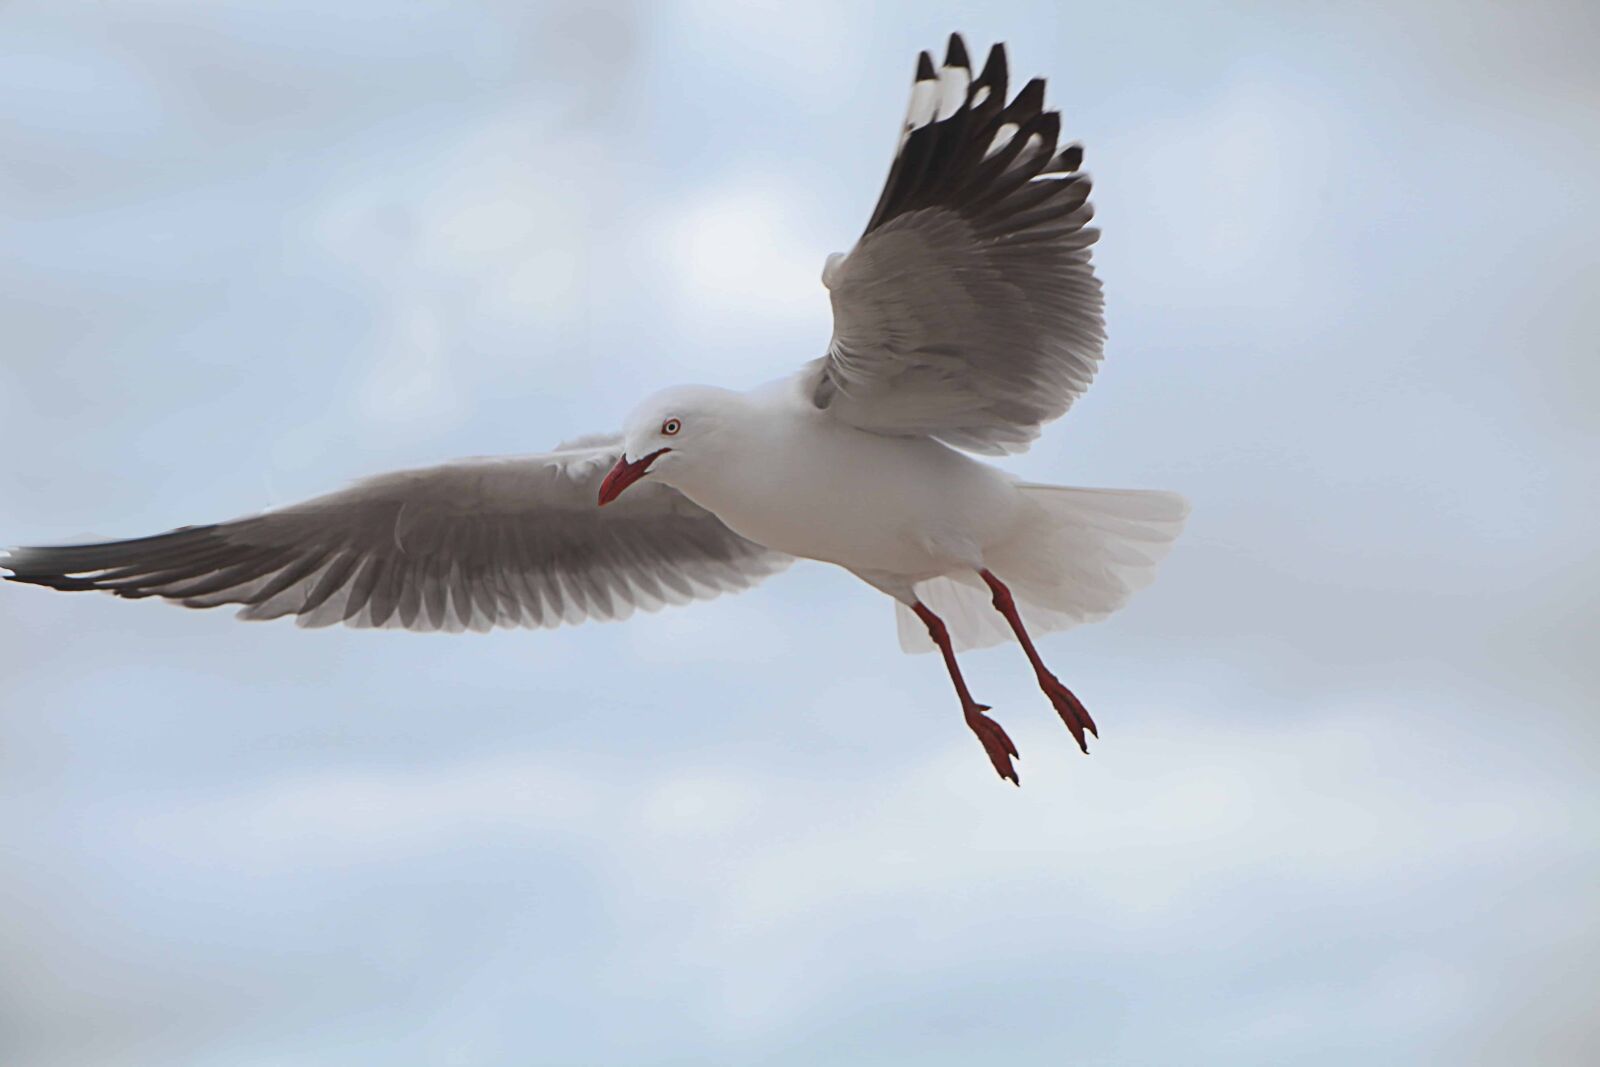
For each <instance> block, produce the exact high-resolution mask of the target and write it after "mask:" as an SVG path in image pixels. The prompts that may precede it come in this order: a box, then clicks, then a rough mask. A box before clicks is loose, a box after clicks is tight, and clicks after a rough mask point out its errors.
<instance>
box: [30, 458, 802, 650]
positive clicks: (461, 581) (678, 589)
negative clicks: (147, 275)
mask: <svg viewBox="0 0 1600 1067" xmlns="http://www.w3.org/2000/svg"><path fill="white" fill-rule="evenodd" d="M620 454H621V441H620V438H618V437H616V436H608V437H598V438H596V437H591V438H584V439H582V440H581V441H579V442H574V446H573V447H565V446H564V447H563V448H562V449H561V450H558V451H556V452H552V453H546V454H543V455H535V456H524V457H515V458H501V459H473V460H462V461H458V462H455V463H447V464H444V465H443V466H439V467H432V468H427V469H424V470H412V471H400V472H397V473H393V474H385V475H380V476H378V477H376V478H369V479H367V480H365V481H362V482H358V483H357V484H355V485H353V486H351V487H350V488H349V489H346V490H343V491H341V492H337V493H332V494H329V495H328V496H323V497H318V498H317V499H315V500H308V501H306V502H305V503H303V504H297V505H294V506H292V507H287V508H283V509H280V510H277V511H271V512H267V513H265V514H262V515H256V516H253V517H250V518H245V519H239V520H237V521H234V522H227V523H220V524H217V525H212V526H189V527H184V528H183V529H180V530H173V531H172V532H170V533H165V534H159V535H157V536H154V537H145V538H139V539H137V540H131V541H111V542H106V543H102V544H92V545H76V546H66V547H58V548H16V549H12V550H10V551H9V552H8V553H7V554H6V555H5V556H3V557H0V567H4V568H6V569H7V570H10V571H11V572H12V573H11V574H10V575H9V577H10V578H12V579H13V580H15V581H20V582H29V583H32V584H35V585H44V586H49V587H52V588H55V589H67V590H103V591H106V592H111V593H115V594H116V595H118V596H123V597H150V596H157V597H163V598H165V599H167V600H172V601H176V602H178V603H181V604H184V605H186V606H188V607H194V608H209V607H216V606H218V605H222V604H238V605H241V608H240V611H239V615H240V617H241V618H245V619H274V618H279V617H281V616H285V615H293V616H296V617H297V618H296V621H297V622H298V623H299V624H300V625H302V626H331V625H333V624H335V623H343V624H344V625H347V626H356V627H368V626H384V627H400V628H404V629H408V630H449V631H460V630H466V629H473V630H489V629H492V628H494V627H497V626H500V627H510V626H528V627H537V626H559V625H562V624H563V623H566V624H573V623H578V622H582V621H584V620H585V619H596V620H606V619H620V618H625V617H627V616H628V615H630V614H632V612H633V611H634V610H636V609H642V610H645V611H654V610H656V609H658V608H660V607H662V606H663V605H666V604H682V603H685V602H687V601H690V600H696V599H701V598H705V597H712V596H716V595H718V594H719V593H725V592H733V591H735V590H739V589H745V588H748V587H749V586H752V585H754V584H756V583H757V582H759V581H760V580H761V579H763V578H765V577H767V576H768V575H770V574H773V573H775V572H777V571H779V570H782V569H783V568H784V567H786V566H788V565H789V563H790V562H792V560H791V557H789V556H786V555H784V554H782V553H778V552H773V551H771V550H770V549H766V548H763V547H762V546H760V545H757V544H755V543H754V542H752V541H748V540H746V539H744V538H743V537H740V536H739V535H738V534H736V533H734V532H733V531H732V530H730V529H728V528H727V527H726V526H724V525H723V524H722V522H721V521H720V520H719V519H717V517H716V516H715V515H713V514H711V512H709V511H706V510H705V509H704V508H701V507H699V506H698V505H696V504H694V503H693V502H692V501H690V500H689V499H688V498H687V497H685V496H683V495H682V494H681V493H679V492H677V491H676V490H673V489H671V488H668V487H667V486H664V485H661V484H659V483H656V482H652V481H649V480H648V479H647V480H645V481H643V482H641V483H639V484H637V485H635V486H633V487H632V488H631V489H629V491H628V492H627V493H626V494H624V495H623V496H622V497H620V498H619V499H617V500H616V501H614V502H613V503H611V504H610V505H608V506H606V507H604V508H601V507H598V506H597V502H596V496H597V494H598V491H599V486H600V481H601V479H602V478H603V477H604V476H605V472H606V471H607V470H608V469H609V468H610V466H611V465H612V464H613V463H614V462H616V459H617V457H618V456H619V455H620Z"/></svg>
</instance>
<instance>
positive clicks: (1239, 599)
mask: <svg viewBox="0 0 1600 1067" xmlns="http://www.w3.org/2000/svg"><path fill="white" fill-rule="evenodd" d="M979 10H980V9H979V7H978V6H977V5H974V6H972V7H971V8H969V9H965V10H963V9H962V8H961V7H960V6H959V5H949V4H938V3H928V2H926V0H919V2H917V3H904V4H879V5H875V6H873V7H870V8H869V7H867V6H865V5H858V4H845V3H811V4H806V5H787V4H785V5H770V6H766V5H752V4H746V3H734V2H731V0H729V2H709V0H708V2H697V3H687V4H681V5H676V6H658V5H650V6H644V5H640V6H633V5H630V4H626V3H611V4H597V3H593V2H588V0H581V2H580V0H572V2H560V0H557V2H552V3H544V4H537V3H534V4H529V3H513V2H504V3H490V2H479V3H465V2H458V0H450V2H445V0H433V2H422V0H416V2H407V3H391V4H358V3H339V4H333V5H329V4H325V3H317V4H312V3H284V2H268V0H260V2H246V0H190V2H182V0H172V2H121V3H87V2H68V0H13V2H10V3H7V4H5V5H4V6H3V7H0V324H3V336H0V450H3V453H4V455H5V462H4V464H3V465H0V541H14V542H32V543H53V542H60V541H70V540H74V539H79V538H85V537H97V536H107V537H111V536H129V535H137V534H143V533H149V532H154V531H157V530H161V529H165V528H169V527H172V526H176V525H180V524H183V523H187V522H203V521H211V520H216V519H221V518H227V517H231V516H233V515H237V514H241V513H247V512H250V511H254V510H257V509H259V508H260V507H262V506H264V505H268V504H277V503H287V502H290V501H293V500H295V499H297V498H300V497H303V496H306V495H310V494H313V493H316V492H320V491H323V490H326V489H328V488H331V487H334V486H337V485H339V484H341V483H342V482H344V481H346V480H347V479H350V478H353V477H355V476H358V475H361V474H365V473H371V472H376V471H381V470H385V469H389V468H394V467H400V466H405V465H411V464H418V463H424V462H429V461H434V460H438V459H443V458H448V457H452V456H456V455H462V454H478V453H492V452H501V451H509V452H516V451H530V450H538V449H541V448H544V447H548V446H550V445H552V444H554V443H555V442H556V441H558V440H560V439H562V438H564V437H567V436H570V435H573V434H576V433H580V432H586V431H593V430H600V429H605V428H609V427H612V426H615V425H617V424H618V422H619V421H620V419H621V417H622V415H623V414H624V412H625V411H626V410H627V408H628V407H629V406H630V405H631V403H632V401H633V400H634V398H636V397H637V396H639V395H640V394H641V393H642V392H644V391H645V390H647V389H650V388H654V387H656V386H659V385H663V384H667V383H670V382H674V381H680V380H689V381H694V380H702V381H717V382H724V383H728V384H733V385H744V384H751V383H754V382H756V381H759V380H762V379H764V378H767V377H771V376H774V375H776V374H778V373H781V372H783V371H785V370H786V369H788V368H790V367H793V366H795V365H796V364H798V363H799V362H801V361H802V360H804V359H807V358H810V357H811V356H813V355H815V354H816V353H817V352H818V351H820V348H821V346H822V345H823V343H824V340H825V337H826V334H827V330H828V312H827V303H826V300H825V294H824V292H823V290H822V289H821V288H820V286H819V284H818V282H817V276H818V273H819V270H820V268H821V265H822V261H823V259H824V257H825V255H826V254H827V253H828V252H830V251H834V250H838V249H843V248H846V247H848V245H849V243H850V241H851V240H852V239H853V238H854V236H855V235H856V234H857V233H858V232H859V229H860V226H861V224H862V223H863V222H864V220H865V218H866V214H867V212H868V210H869V209H870V207H871V204H872V202H873V200H874V199H875V197H876V195H877V190H878V183H879V182H880V181H881V179H882V177H883V174H884V172H885V170H886V168H887V164H888V159H889V154H890V152H891V150H892V147H893V143H894V134H895V129H896V124H897V123H898V122H899V120H900V115H901V112H902V109H903V106H904V103H905V94H906V92H907V87H908V81H909V76H910V73H911V69H912V65H913V59H914V57H915V54H916V51H917V50H918V49H919V48H924V47H928V48H935V47H939V46H940V45H941V43H942V41H943V37H944V34H945V33H946V32H948V31H949V30H950V29H952V28H961V29H963V30H964V31H965V32H966V33H967V34H968V36H969V40H970V41H971V43H972V44H973V46H974V48H975V50H976V49H984V48H987V45H988V43H989V42H990V41H992V40H995V39H1006V40H1008V41H1010V42H1011V45H1012V57H1013V70H1014V72H1016V73H1017V74H1019V75H1022V76H1026V75H1028V74H1031V73H1034V72H1039V73H1043V74H1046V75H1048V76H1050V78H1051V96H1052V99H1053V100H1054V101H1055V102H1056V103H1057V104H1059V105H1060V106H1061V107H1062V109H1063V111H1064V114H1065V117H1066V125H1067V128H1068V130H1069V131H1070V133H1071V135H1073V136H1076V137H1080V138H1082V139H1083V140H1084V141H1085V142H1086V143H1087V145H1088V153H1089V161H1090V166H1091V169H1092V170H1093V171H1094V172H1095V174H1096V177H1097V179H1098V192H1097V202H1098V204H1099V207H1100V217H1101V221H1102V223H1103V225H1104V226H1105V230H1106V237H1105V239H1104V241H1103V243H1102V244H1101V246H1100V249H1101V251H1100V259H1099V262H1100V264H1101V268H1102V272H1103V274H1104V276H1105V278H1106V279H1107V282H1108V286H1109V296H1110V322H1111V331H1112V343H1111V347H1110V356H1109V359H1108V361H1107V363H1106V366H1105V370H1104V372H1103V375H1102V377H1101V379H1100V381H1099V382H1098V383H1097V384H1096V386H1095V388H1094V389H1093V390H1092V391H1091V392H1090V394H1089V395H1088V397H1087V398H1086V399H1085V400H1084V401H1083V402H1082V403H1080V404H1079V406H1078V407H1077V409H1076V410H1075V411H1074V412H1073V413H1072V415H1071V417H1070V418H1069V419H1067V420H1065V421H1064V422H1063V423H1062V424H1061V425H1059V426H1057V427H1056V428H1054V429H1053V430H1051V431H1050V432H1048V433H1047V435H1046V437H1045V438H1044V440H1043V442H1041V444H1040V445H1039V446H1038V447H1036V448H1034V449H1033V451H1032V452H1030V453H1029V454H1028V455H1026V456H1024V457H1021V458H1019V459H1017V460H1016V461H1015V462H1014V464H1013V467H1014V469H1016V470H1018V471H1021V472H1023V473H1025V474H1026V475H1028V476H1030V477H1034V478H1040V479H1048V480H1052V481H1064V482H1070V483H1079V484H1099V485H1123V486H1149V487H1162V488H1170V489H1178V490H1181V491H1183V492H1185V493H1187V494H1188V495H1190V496H1191V497H1192V498H1193V500H1194V502H1195V505H1196V507H1195V515H1194V519H1193V522H1192V525H1191V527H1190V531H1189V532H1188V534H1187V535H1186V536H1185V538H1184V540H1183V541H1182V542H1181V543H1180V546H1179V550H1178V551H1177V552H1176V553H1175V555H1174V556H1173V558H1172V560H1171V562H1170V563H1169V564H1168V565H1167V568H1166V570H1165V572H1164V575H1163V578H1162V580H1161V581H1160V582H1158V583H1157V584H1156V586H1155V587H1154V588H1153V589H1152V590H1151V591H1150V592H1148V593H1147V594H1145V595H1143V596H1142V598H1140V599H1139V600H1138V601H1136V602H1135V604H1134V605H1133V606H1132V607H1131V608H1130V609H1129V610H1128V611H1126V612H1125V613H1123V614H1121V615H1119V616H1117V617H1116V618H1115V619H1114V620H1112V621H1110V622H1108V623H1106V624H1103V625H1100V626H1096V627H1091V628H1087V629H1084V630H1080V631H1075V632H1073V633H1071V634H1068V635H1063V636H1058V637H1054V638H1051V639H1050V640H1048V641H1047V642H1046V643H1045V653H1046V656H1047V658H1048V659H1050V660H1051V661H1052V662H1053V663H1054V664H1055V665H1056V666H1057V668H1058V670H1059V671H1060V672H1061V673H1062V675H1063V676H1064V677H1065V678H1066V679H1067V680H1068V682H1069V684H1071V685H1073V686H1074V687H1075V688H1076V689H1077V690H1078V692H1080V693H1081V694H1083V696H1084V697H1085V699H1086V700H1087V702H1088V703H1089V705H1090V706H1091V707H1092V708H1093V709H1094V711H1095V714H1096V717H1097V718H1098V720H1099V721H1100V723H1101V724H1102V726H1103V730H1102V732H1103V735H1104V742H1103V743H1102V744H1101V745H1100V746H1099V747H1098V750H1097V751H1096V752H1095V754H1094V756H1093V758H1090V759H1084V758H1081V757H1079V756H1077V755H1076V754H1075V752H1074V751H1073V749H1072V748H1071V742H1070V739H1069V738H1068V736H1067V734H1066V731H1065V730H1063V729H1062V728H1061V726H1060V724H1059V723H1058V722H1056V721H1055V719H1054V716H1053V714H1052V713H1051V711H1050V709H1049V707H1048V706H1047V704H1046V703H1045V702H1044V700H1043V698H1042V697H1041V696H1040V695H1039V694H1038V693H1037V691H1036V690H1035V689H1034V687H1033V683H1032V680H1031V677H1030V675H1029V673H1028V671H1027V670H1026V668H1025V666H1024V664H1023V661H1022V659H1021V657H1020V655H1018V654H1017V653H1016V650H1015V649H1011V648H1006V649H998V650H991V651H989V652H984V653H979V654H975V655H973V656H971V657H969V658H968V670H969V676H970V677H971V679H972V681H973V685H974V688H975V690H976V691H977V692H978V694H979V695H980V697H981V698H982V699H984V700H986V701H988V702H990V703H993V704H994V705H995V707H996V709H997V712H996V713H997V715H998V716H999V717H1000V718H1001V719H1002V721H1003V722H1004V723H1005V724H1006V725H1007V727H1008V729H1010V730H1011V732H1012V734H1013V735H1014V736H1015V737H1016V738H1017V739H1018V742H1019V744H1020V746H1021V748H1022V752H1023V755H1024V759H1023V761H1022V763H1021V769H1022V774H1023V782H1024V788H1023V789H1022V790H1020V791H1017V790H1013V789H1011V788H1010V787H1008V786H1003V785H1002V784H1000V783H999V782H998V781H997V780H996V779H995V777H994V775H993V773H992V772H991V771H990V769H989V767H988V765H987V763H986V761H985V760H984V757H983V755H982V752H981V751H980V750H979V747H978V745H977V744H976V742H975V741H974V740H973V739H972V738H971V737H970V736H969V735H968V733H967V731H966V729H965V728H964V727H963V726H962V724H961V722H960V718H959V715H958V714H957V710H956V708H955V706H954V702H953V699H952V698H951V695H950V693H949V691H948V683H947V681H946V679H945V677H944V672H943V671H942V670H941V669H940V667H939V664H938V663H937V661H935V660H932V659H910V658H906V657H903V656H901V655H900V654H899V652H898V651H897V649H896V645H895V639H894V632H893V625H892V611H891V608H890V605H889V603H888V602H887V601H886V600H884V599H883V598H882V597H880V596H879V595H877V594H876V593H874V592H872V591H871V590H869V589H867V588H866V587H864V586H861V585H858V584H857V583H855V582H854V581H853V579H851V578H849V577H848V576H847V575H845V574H843V573H841V572H835V571H832V570H829V569H826V568H824V567H821V566H818V565H801V566H798V567H796V568H795V569H793V570H792V571H790V572H789V573H787V574H785V575H783V576H781V577H779V578H778V579H776V580H774V581H772V582H770V583H768V584H767V585H766V586H764V587H762V588H760V589H759V590H757V591H755V592H753V593H750V594H747V595H744V596H742V597H739V598H732V599H726V600H723V601H718V602H714V603H711V604H706V605H700V606H696V607H694V608H691V609H684V610H678V611H669V612H666V613H663V614H660V615H656V616H644V617H639V618H636V619H634V620H632V621H630V622H628V623H627V624H625V625H618V626H591V627H584V628H581V629H576V630H567V631H560V632H537V633H529V632H510V633H500V634H495V635H492V636H487V637H484V636H472V635H468V636H461V637H454V638H451V637H443V636H432V635H410V634H396V633H391V632H380V633H366V632H347V631H343V630H340V631H309V632H308V631H301V630H298V629H296V628H295V627H293V626H292V625H288V624H286V623H281V622H280V623H274V624H256V625H246V624H242V623H237V622H234V621H232V620H231V619H230V618H229V617H228V615H227V614H225V613H223V612H209V613H201V612H187V611H182V610H178V609H175V608H171V607H168V606H165V605H162V604H158V603H148V602H146V603H124V602H120V601H116V600H114V599H112V598H109V597H78V596H62V595H58V594H52V593H49V592H45V591H40V590H35V589H28V588H20V587H11V586H7V587H5V588H0V1062H3V1063H5V1064H8V1065H11V1064H14V1065H19V1067H80V1065H119V1064H130V1065H132V1064H152V1063H163V1064H179V1063H181V1064H185V1065H198V1067H213V1065H214V1067H224V1065H225V1067H253V1065H266V1064H295V1065H297V1067H298V1065H349V1064H359V1065H365V1064H374V1065H376V1064H382V1065H385V1067H395V1065H399V1067H406V1065H419V1067H420V1065H430V1067H431V1065H437V1064H445V1065H450V1064H458V1065H478V1064H508V1063H521V1064H532V1063H537V1064H579V1063H583V1064H590V1063H593V1064H602V1063H604V1064H704V1063H728V1064H746V1063H754V1062H761V1063H768V1064H792V1065H811V1064H818V1063H830V1064H831V1063H837V1064H872V1065H878V1064H918V1065H930V1064H973V1063H987V1062H996V1061H999V1060H1001V1059H1002V1058H1003V1059H1004V1061H1005V1062H1008V1063H1012V1064H1018V1065H1045V1064H1050V1065H1055V1064H1062V1063H1084V1064H1124V1063H1127V1064H1148V1063H1180V1062H1181V1063H1205V1064H1230V1065H1235V1064H1278V1063H1285V1062H1293V1063H1298V1064H1340V1065H1344V1064H1350V1063H1364V1064H1377V1063H1397V1064H1400V1063H1406V1064H1409V1063H1419V1062H1432V1063H1445V1062H1448V1063H1461V1064H1469V1063H1480V1064H1513V1063H1515V1064H1566V1063H1578V1062H1580V1061H1582V1060H1584V1058H1585V1051H1587V1052H1588V1054H1589V1055H1592V1054H1593V1052H1594V1047H1595V1037H1596V1035H1595V1029H1596V1024H1595V1022H1594V1013H1593V997H1594V990H1595V988H1596V984H1597V982H1600V850H1597V847H1596V846H1597V844H1600V841H1597V838H1600V834H1597V825H1600V824H1597V818H1596V813H1597V811H1600V807H1597V805H1600V789H1597V787H1596V778H1595V773H1594V766H1595V762H1596V757H1597V756H1600V727H1597V715H1596V712H1597V710H1600V709H1597V707H1596V704H1597V701H1596V698H1595V693H1596V692H1597V690H1600V667H1597V656H1596V651H1597V650H1596V647H1595V641H1596V634H1597V632H1600V628H1597V623H1600V616H1597V608H1596V604H1597V598H1596V592H1597V586H1600V564H1597V561H1596V554H1595V541H1596V532H1597V520H1600V494H1597V489H1596V486H1597V485H1600V477H1597V476H1596V475H1597V467H1600V464H1597V451H1600V449H1597V445H1600V422H1597V419H1596V414H1595V412H1596V404H1597V401H1600V396H1597V393H1600V369H1597V368H1600V361H1597V354H1600V353H1597V351H1596V349H1597V343H1596V337H1597V335H1600V310H1597V309H1600V301H1597V300H1596V299H1595V298H1596V293H1597V288H1600V254H1597V251H1596V250H1597V248H1600V227H1597V218H1600V209H1597V204H1600V198H1597V197H1596V193H1595V183H1596V174H1597V173H1600V119H1597V116H1600V65H1597V64H1596V63H1595V62H1594V57H1593V46H1594V44H1595V41H1596V40H1597V39H1600V8H1597V7H1596V6H1595V5H1593V4H1586V3H1572V4H1568V5H1559V4H1510V3H1507V4H1504V5H1498V6H1496V5H1483V4H1462V3H1449V4H1444V3H1441V4H1403V3H1402V4H1385V5H1304V4H1303V5H1279V4H1266V3H1260V4H1252V3H1241V4H1235V5H1232V6H1219V7H1212V8H1210V9H1208V10H1203V11H1202V10H1200V9H1198V8H1196V7H1194V6H1192V5H1181V6H1180V5H1170V6H1167V5H1138V4H1115V5H1114V4H1092V5H1091V4H1070V5H1068V4H1059V3H1040V4H1035V5H1008V6H1006V7H1004V8H1003V9H1002V8H1001V7H1000V6H998V5H994V4H985V5H982V8H981V10H982V13H981V14H980V13H979ZM1589 1062H1592V1060H1590V1061H1589Z"/></svg>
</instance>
